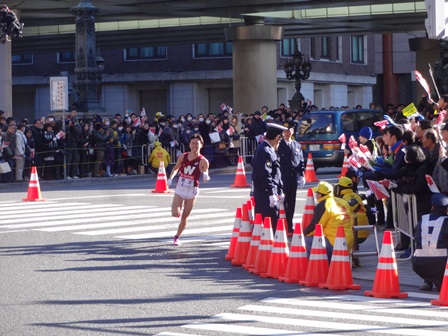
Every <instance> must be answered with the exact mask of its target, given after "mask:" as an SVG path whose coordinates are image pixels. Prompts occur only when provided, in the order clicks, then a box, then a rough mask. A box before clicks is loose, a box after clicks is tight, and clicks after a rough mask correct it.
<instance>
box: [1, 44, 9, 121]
mask: <svg viewBox="0 0 448 336" xmlns="http://www.w3.org/2000/svg"><path fill="white" fill-rule="evenodd" d="M0 83H2V84H1V90H0V110H3V111H5V112H7V114H6V116H7V117H10V116H12V66H11V42H6V43H5V44H0Z"/></svg>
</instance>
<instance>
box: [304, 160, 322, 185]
mask: <svg viewBox="0 0 448 336" xmlns="http://www.w3.org/2000/svg"><path fill="white" fill-rule="evenodd" d="M305 180H306V181H307V182H319V180H318V179H317V178H316V171H315V170H314V163H313V156H312V155H311V153H308V160H307V161H306V168H305Z"/></svg>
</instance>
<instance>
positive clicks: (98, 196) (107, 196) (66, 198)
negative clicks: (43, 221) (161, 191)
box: [47, 193, 148, 201]
mask: <svg viewBox="0 0 448 336" xmlns="http://www.w3.org/2000/svg"><path fill="white" fill-rule="evenodd" d="M142 196H148V194H143V193H142V194H115V195H93V196H89V197H88V198H89V199H92V198H109V197H142ZM73 199H86V196H76V197H63V198H51V199H47V201H65V200H73Z"/></svg>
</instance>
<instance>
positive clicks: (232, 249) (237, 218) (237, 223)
mask: <svg viewBox="0 0 448 336" xmlns="http://www.w3.org/2000/svg"><path fill="white" fill-rule="evenodd" d="M241 217H242V216H241V208H236V214H235V221H234V222H233V230H232V237H231V238H230V245H229V250H228V251H227V254H226V256H225V259H226V260H232V259H233V257H234V256H235V249H236V244H237V243H238V235H239V233H240V228H241Z"/></svg>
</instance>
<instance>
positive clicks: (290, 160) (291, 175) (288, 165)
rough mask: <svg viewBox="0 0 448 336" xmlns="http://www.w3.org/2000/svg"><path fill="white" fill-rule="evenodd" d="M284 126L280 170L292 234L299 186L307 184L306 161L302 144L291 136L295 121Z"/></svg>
mask: <svg viewBox="0 0 448 336" xmlns="http://www.w3.org/2000/svg"><path fill="white" fill-rule="evenodd" d="M283 126H285V127H286V130H285V131H283V140H281V141H280V144H279V146H278V157H279V159H280V171H281V173H282V182H283V192H284V194H285V201H284V206H285V212H286V222H287V225H288V236H292V234H293V232H294V227H293V223H292V218H293V216H294V210H295V208H296V195H297V186H299V187H300V188H303V186H304V185H305V163H304V161H303V153H302V146H301V145H300V144H299V143H298V142H297V141H295V140H293V139H292V138H291V136H292V134H293V132H294V123H292V122H285V123H284V124H283Z"/></svg>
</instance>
